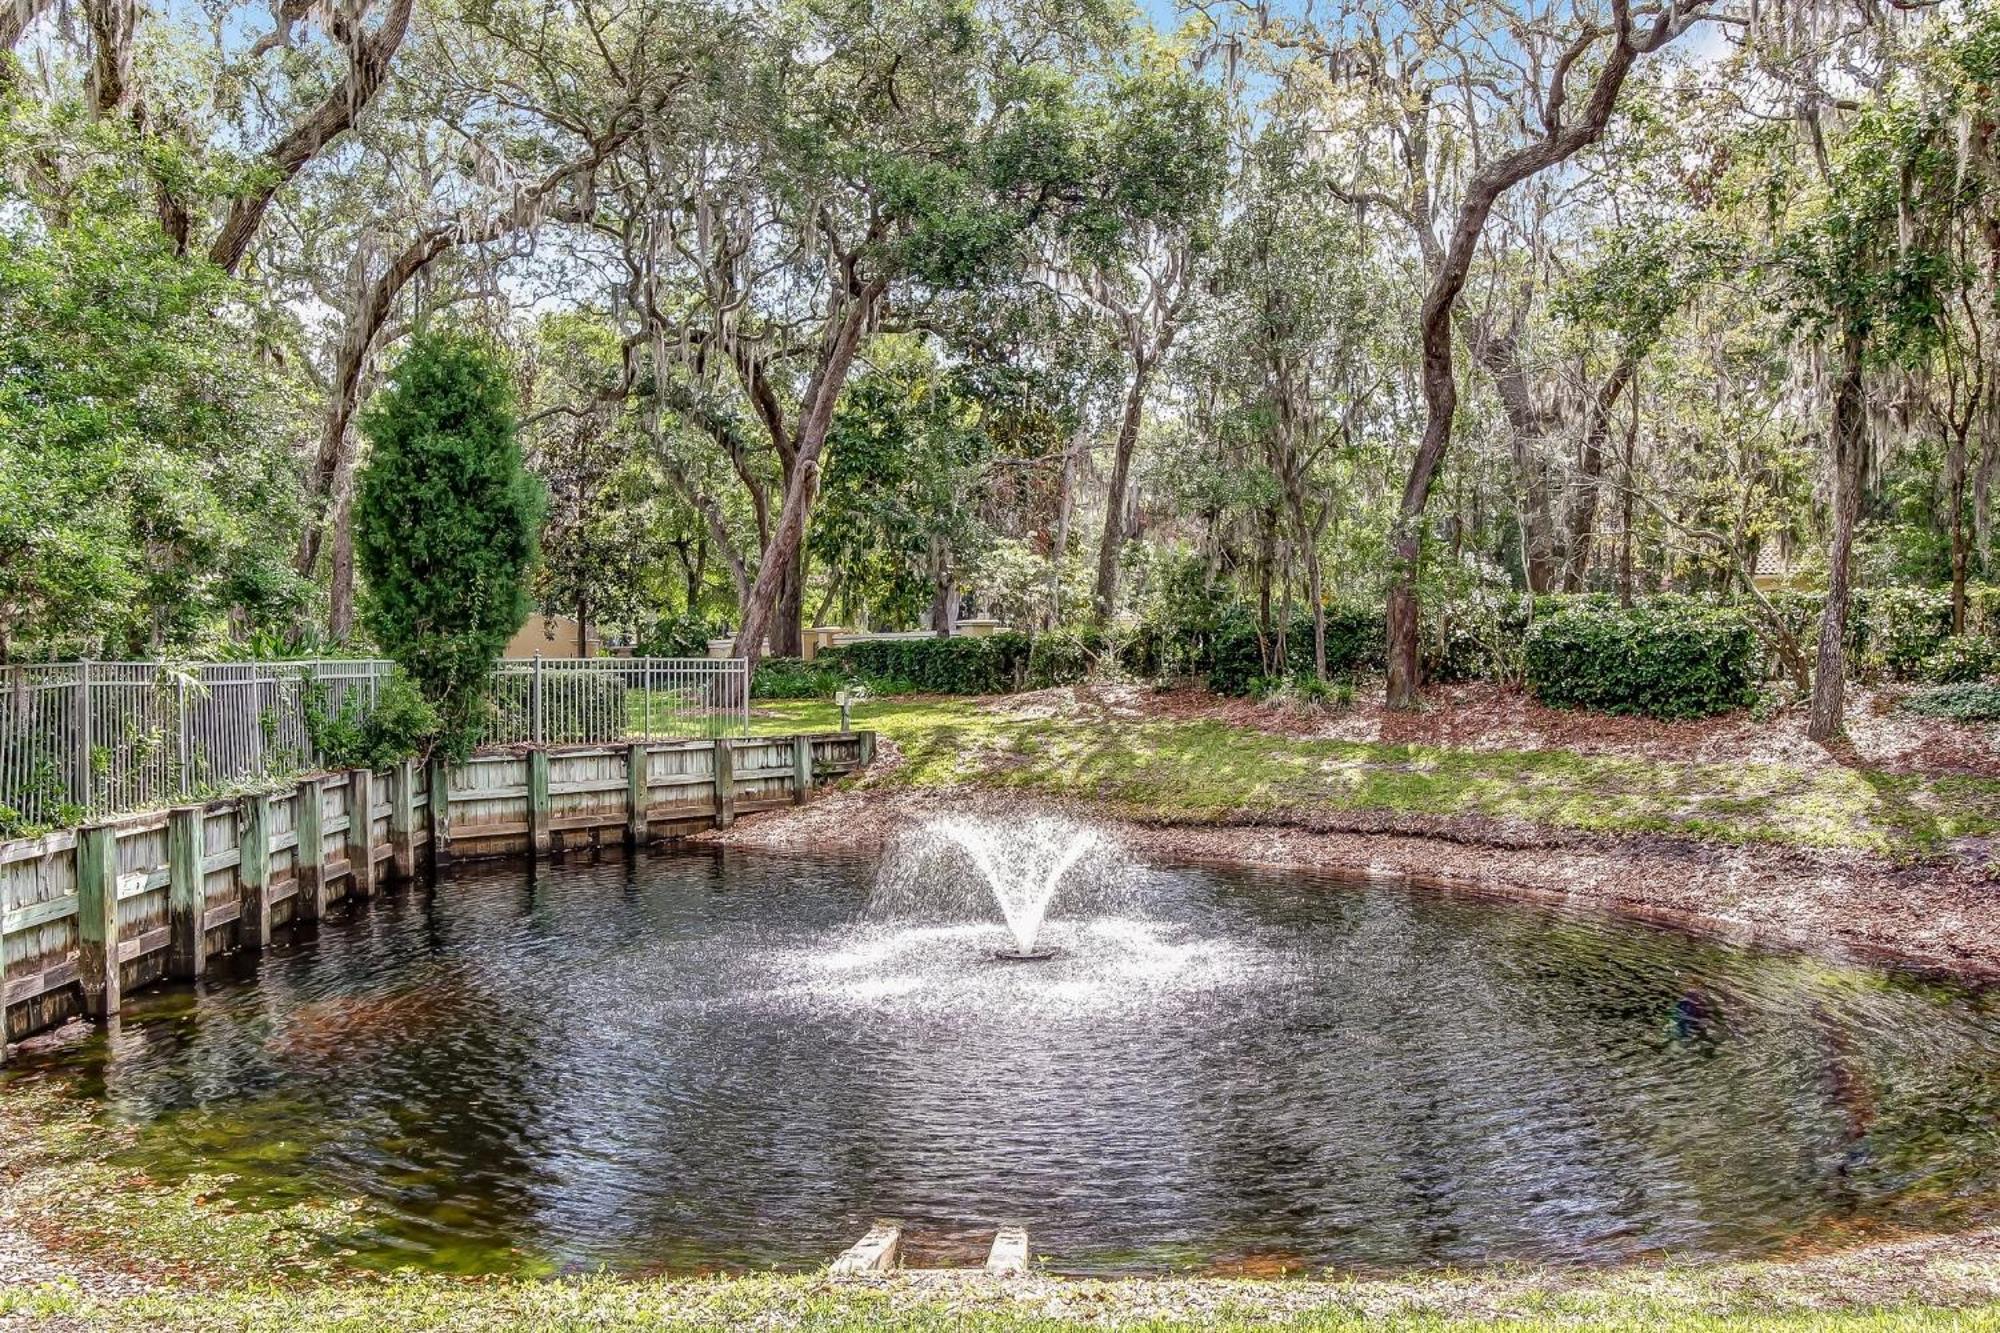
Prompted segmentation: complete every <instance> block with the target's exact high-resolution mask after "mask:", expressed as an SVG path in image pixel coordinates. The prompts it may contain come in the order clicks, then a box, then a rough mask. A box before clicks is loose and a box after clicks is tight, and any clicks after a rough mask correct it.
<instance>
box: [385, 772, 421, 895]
mask: <svg viewBox="0 0 2000 1333" xmlns="http://www.w3.org/2000/svg"><path fill="white" fill-rule="evenodd" d="M389 873H390V874H391V875H393V876H394V877H395V878H396V879H398V880H410V879H414V878H416V874H417V766H416V763H415V762H414V761H413V760H409V759H405V760H404V761H403V762H402V763H400V764H398V765H396V767H395V768H394V769H392V770H390V778H389Z"/></svg>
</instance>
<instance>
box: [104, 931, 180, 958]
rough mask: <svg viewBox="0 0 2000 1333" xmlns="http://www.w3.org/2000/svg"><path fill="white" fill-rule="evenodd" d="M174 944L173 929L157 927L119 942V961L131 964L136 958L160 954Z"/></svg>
mask: <svg viewBox="0 0 2000 1333" xmlns="http://www.w3.org/2000/svg"><path fill="white" fill-rule="evenodd" d="M171 943H173V928H172V927H170V926H155V927H154V928H153V929H151V930H143V931H140V932H139V933H138V934H137V935H131V936H127V937H126V938H124V939H122V940H120V941H118V961H119V962H121V963H129V962H131V961H132V960H133V959H135V958H144V957H145V956H146V955H147V954H149V953H158V952H159V951H160V950H162V949H164V948H166V947H167V946H168V945H169V944H171Z"/></svg>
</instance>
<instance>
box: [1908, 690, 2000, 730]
mask: <svg viewBox="0 0 2000 1333" xmlns="http://www.w3.org/2000/svg"><path fill="white" fill-rule="evenodd" d="M1903 707H1904V709H1905V710H1906V711H1908V712H1912V713H1916V714H1919V715H1921V716H1923V717H1941V718H1947V719H1949V720H1951V721H1954V722H2000V685H1984V684H1976V683H1966V684H1960V685H1939V686H1937V687H1935V688H1933V689H1928V690H1919V691H1917V692H1916V693H1915V694H1913V695H1911V696H1910V697H1909V698H1907V699H1905V700H1904V701H1903Z"/></svg>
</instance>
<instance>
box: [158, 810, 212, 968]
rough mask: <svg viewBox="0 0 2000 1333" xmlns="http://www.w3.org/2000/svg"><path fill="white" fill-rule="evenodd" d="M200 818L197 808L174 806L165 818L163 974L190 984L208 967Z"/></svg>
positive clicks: (199, 811)
mask: <svg viewBox="0 0 2000 1333" xmlns="http://www.w3.org/2000/svg"><path fill="white" fill-rule="evenodd" d="M202 817H203V812H202V808H201V807H200V806H198V805H182V806H176V807H174V809H173V810H172V811H171V812H170V813H169V814H168V816H167V930H168V938H169V947H168V951H167V975H168V976H170V977H172V978H173V979H174V980H176V981H193V980H194V979H195V978H196V977H199V976H200V975H201V974H202V972H203V971H204V970H205V969H206V968H207V966H208V941H207V939H206V938H205V936H206V933H207V932H206V930H205V928H204V926H203V923H202V916H203V914H204V907H205V904H204V901H203V900H204V898H205V896H206V892H207V889H206V885H205V883H204V876H203V874H202V869H201V825H202Z"/></svg>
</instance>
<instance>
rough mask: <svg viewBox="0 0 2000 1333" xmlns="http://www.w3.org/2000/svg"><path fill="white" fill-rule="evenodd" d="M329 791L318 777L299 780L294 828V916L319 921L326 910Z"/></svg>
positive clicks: (294, 918)
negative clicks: (295, 844) (295, 840)
mask: <svg viewBox="0 0 2000 1333" xmlns="http://www.w3.org/2000/svg"><path fill="white" fill-rule="evenodd" d="M325 818H326V794H325V789H324V788H322V787H321V786H320V780H319V779H318V778H302V779H300V781H299V796H298V807H297V811H296V813H295V814H294V815H293V818H292V828H293V829H294V830H296V831H297V833H298V835H299V841H298V845H297V846H296V847H294V848H293V849H292V875H293V880H292V882H293V883H294V884H296V885H298V900H297V901H296V902H295V903H294V904H293V907H292V920H294V921H317V920H319V919H320V917H321V916H322V915H323V914H324V913H325V911H326V870H325V864H326V862H325V857H326V848H325V844H326V829H325V827H324V821H325Z"/></svg>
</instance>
